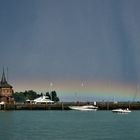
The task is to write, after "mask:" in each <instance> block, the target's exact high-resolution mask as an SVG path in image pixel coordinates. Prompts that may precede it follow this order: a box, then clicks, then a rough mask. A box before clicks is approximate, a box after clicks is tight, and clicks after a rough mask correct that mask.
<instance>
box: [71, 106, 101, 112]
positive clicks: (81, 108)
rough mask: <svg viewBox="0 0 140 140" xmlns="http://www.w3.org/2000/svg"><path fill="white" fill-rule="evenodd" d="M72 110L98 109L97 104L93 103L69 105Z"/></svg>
mask: <svg viewBox="0 0 140 140" xmlns="http://www.w3.org/2000/svg"><path fill="white" fill-rule="evenodd" d="M69 108H70V109H72V110H79V111H96V110H97V109H98V107H97V106H93V105H83V106H69Z"/></svg>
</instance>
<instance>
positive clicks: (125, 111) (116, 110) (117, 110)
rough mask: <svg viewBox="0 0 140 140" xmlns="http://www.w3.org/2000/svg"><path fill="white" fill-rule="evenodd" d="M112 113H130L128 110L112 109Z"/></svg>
mask: <svg viewBox="0 0 140 140" xmlns="http://www.w3.org/2000/svg"><path fill="white" fill-rule="evenodd" d="M112 112H114V113H130V112H131V110H129V109H128V108H127V109H121V108H119V109H113V110H112Z"/></svg>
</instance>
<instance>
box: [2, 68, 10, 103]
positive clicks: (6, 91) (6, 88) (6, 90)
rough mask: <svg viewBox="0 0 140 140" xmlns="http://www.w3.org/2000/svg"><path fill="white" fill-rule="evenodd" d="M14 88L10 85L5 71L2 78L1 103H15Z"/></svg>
mask: <svg viewBox="0 0 140 140" xmlns="http://www.w3.org/2000/svg"><path fill="white" fill-rule="evenodd" d="M12 88H13V87H12V86H11V85H9V84H8V82H7V80H6V77H5V72H4V69H3V73H2V78H1V81H0V102H2V101H3V102H5V103H11V102H13V98H12V95H13V89H12Z"/></svg>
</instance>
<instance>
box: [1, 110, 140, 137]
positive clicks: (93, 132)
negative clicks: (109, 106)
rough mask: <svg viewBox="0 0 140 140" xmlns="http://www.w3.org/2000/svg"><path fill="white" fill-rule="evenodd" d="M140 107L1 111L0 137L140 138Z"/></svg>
mask: <svg viewBox="0 0 140 140" xmlns="http://www.w3.org/2000/svg"><path fill="white" fill-rule="evenodd" d="M139 132H140V111H133V112H131V113H130V114H127V115H126V114H113V113H112V112H111V111H97V112H80V111H79V112H78V111H8V112H0V140H125V139H127V140H139V139H140V133H139Z"/></svg>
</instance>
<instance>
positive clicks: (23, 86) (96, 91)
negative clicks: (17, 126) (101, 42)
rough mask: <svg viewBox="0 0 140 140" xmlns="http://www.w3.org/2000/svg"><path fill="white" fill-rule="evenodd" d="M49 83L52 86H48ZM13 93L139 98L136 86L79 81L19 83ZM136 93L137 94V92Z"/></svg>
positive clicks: (32, 81) (29, 81) (16, 83)
mask: <svg viewBox="0 0 140 140" xmlns="http://www.w3.org/2000/svg"><path fill="white" fill-rule="evenodd" d="M50 83H52V85H51V86H50ZM14 84H15V85H13V87H14V89H15V91H25V90H30V89H32V90H35V91H36V92H38V93H41V92H43V93H45V92H46V91H51V90H56V91H57V93H58V96H60V97H62V98H63V97H65V98H71V99H72V98H75V96H78V97H81V98H82V99H84V98H86V97H93V98H94V97H96V98H99V99H104V98H106V99H107V98H108V99H113V98H120V99H130V100H132V99H133V98H134V96H137V98H140V97H139V95H138V93H136V85H134V84H126V83H117V82H107V81H80V80H52V81H45V80H39V79H38V80H28V81H23V80H22V81H21V82H16V81H15V82H14ZM137 92H139V91H138V90H137Z"/></svg>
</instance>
